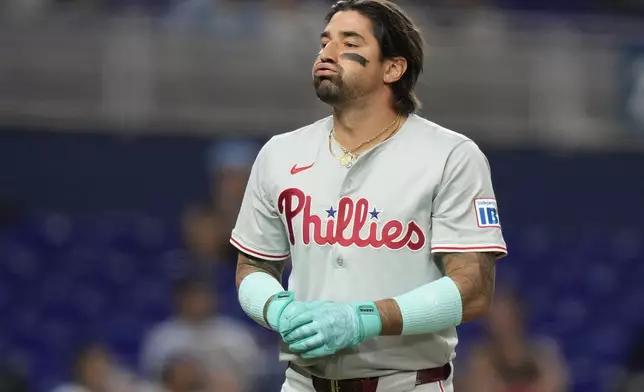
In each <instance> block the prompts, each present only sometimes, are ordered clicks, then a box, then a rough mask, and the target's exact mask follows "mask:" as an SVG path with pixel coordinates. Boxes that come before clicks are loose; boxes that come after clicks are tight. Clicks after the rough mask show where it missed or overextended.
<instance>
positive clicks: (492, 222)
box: [474, 199, 501, 228]
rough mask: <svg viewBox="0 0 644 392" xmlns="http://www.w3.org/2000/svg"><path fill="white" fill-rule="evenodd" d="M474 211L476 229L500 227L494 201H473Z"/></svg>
mask: <svg viewBox="0 0 644 392" xmlns="http://www.w3.org/2000/svg"><path fill="white" fill-rule="evenodd" d="M474 211H475V213H476V224H477V226H478V227H481V228H486V227H501V224H500V222H499V212H498V209H497V207H496V199H474Z"/></svg>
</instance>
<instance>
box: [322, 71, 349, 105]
mask: <svg viewBox="0 0 644 392" xmlns="http://www.w3.org/2000/svg"><path fill="white" fill-rule="evenodd" d="M313 87H314V88H315V95H317V97H318V98H319V99H320V101H322V102H324V103H326V104H329V105H338V104H341V103H343V102H346V101H347V100H348V99H350V97H351V92H350V89H349V86H347V85H346V83H344V80H342V77H341V76H340V75H325V76H314V77H313Z"/></svg>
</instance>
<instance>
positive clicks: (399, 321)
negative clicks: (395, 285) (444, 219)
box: [376, 252, 498, 335]
mask: <svg viewBox="0 0 644 392" xmlns="http://www.w3.org/2000/svg"><path fill="white" fill-rule="evenodd" d="M497 257H498V255H497V254H495V253H492V252H479V253H441V254H437V255H435V260H436V264H437V266H438V268H439V269H440V270H441V271H442V272H443V275H445V277H447V278H449V279H451V280H452V281H453V282H454V285H455V286H456V288H457V289H458V292H459V295H460V301H461V321H460V322H461V323H464V322H469V321H472V320H475V319H477V318H479V317H482V316H484V315H485V314H486V313H487V311H488V310H489V308H490V305H491V303H492V296H493V294H494V277H495V272H494V271H495V264H496V259H497ZM430 284H431V283H430ZM376 307H377V308H378V312H379V313H380V319H381V323H382V329H381V333H380V334H381V335H400V334H401V333H402V332H403V317H402V314H401V311H400V307H399V305H398V303H397V302H396V300H394V299H393V298H390V299H383V300H380V301H376Z"/></svg>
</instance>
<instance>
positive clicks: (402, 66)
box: [382, 57, 407, 84]
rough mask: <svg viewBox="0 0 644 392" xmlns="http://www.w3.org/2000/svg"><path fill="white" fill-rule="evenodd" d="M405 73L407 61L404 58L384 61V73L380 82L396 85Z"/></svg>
mask: <svg viewBox="0 0 644 392" xmlns="http://www.w3.org/2000/svg"><path fill="white" fill-rule="evenodd" d="M405 71H407V60H406V59H405V58H404V57H394V58H392V59H388V60H385V73H384V75H383V77H382V80H383V81H384V82H385V83H387V84H391V83H396V82H397V81H398V80H400V78H402V76H403V75H404V74H405Z"/></svg>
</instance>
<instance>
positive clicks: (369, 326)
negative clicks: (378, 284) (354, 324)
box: [355, 302, 382, 341]
mask: <svg viewBox="0 0 644 392" xmlns="http://www.w3.org/2000/svg"><path fill="white" fill-rule="evenodd" d="M355 308H356V312H357V313H358V318H359V319H360V323H361V324H362V333H363V336H361V339H360V340H361V341H362V340H365V339H370V338H373V337H376V336H379V335H380V332H382V319H381V318H380V312H379V311H378V307H377V306H376V303H375V302H364V303H358V304H355Z"/></svg>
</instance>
